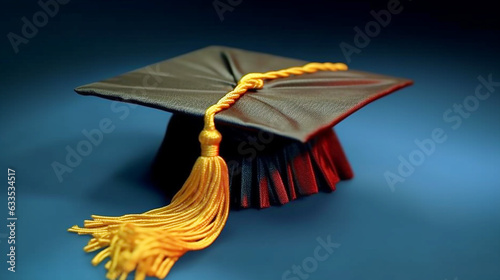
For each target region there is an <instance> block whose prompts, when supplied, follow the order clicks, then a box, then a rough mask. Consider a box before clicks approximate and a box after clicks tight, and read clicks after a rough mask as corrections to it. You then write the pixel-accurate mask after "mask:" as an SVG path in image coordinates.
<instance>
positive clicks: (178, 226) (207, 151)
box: [68, 63, 347, 280]
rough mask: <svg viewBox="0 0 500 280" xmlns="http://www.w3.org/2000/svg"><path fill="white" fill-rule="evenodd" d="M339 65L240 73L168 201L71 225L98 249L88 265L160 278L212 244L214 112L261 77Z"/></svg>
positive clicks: (217, 168) (222, 212) (219, 170)
mask: <svg viewBox="0 0 500 280" xmlns="http://www.w3.org/2000/svg"><path fill="white" fill-rule="evenodd" d="M341 70H347V66H346V65H345V64H343V63H309V64H306V65H304V66H302V67H292V68H288V69H283V70H278V71H270V72H266V73H249V74H247V75H245V76H243V77H242V78H241V79H240V81H239V82H238V84H237V86H236V87H235V88H234V89H233V90H232V91H230V92H229V93H227V94H226V95H225V96H224V97H222V98H221V99H220V100H219V101H218V102H217V103H216V104H214V105H212V106H211V107H209V108H208V109H207V110H206V112H205V117H204V124H205V125H204V128H203V130H202V131H201V133H200V135H199V140H200V143H201V156H200V157H199V158H198V159H197V160H196V162H195V164H194V166H193V169H192V171H191V174H190V175H189V177H188V179H187V180H186V182H185V183H184V185H183V186H182V188H181V189H180V190H179V192H178V193H177V194H176V195H175V196H174V197H173V198H172V202H171V203H170V204H169V205H167V206H164V207H161V208H157V209H154V210H150V211H148V212H145V213H142V214H130V215H124V216H120V217H109V216H98V215H92V216H91V217H92V220H86V221H84V227H83V228H81V227H78V226H73V227H71V228H70V229H68V231H70V232H74V233H78V234H88V235H92V239H91V240H90V241H89V242H88V244H87V246H85V247H84V250H85V251H86V252H92V251H96V250H100V249H102V250H101V251H100V252H99V253H98V254H97V255H96V256H95V257H94V258H93V260H92V264H93V265H98V264H99V263H101V262H102V261H103V260H104V259H106V258H109V261H108V262H107V263H106V264H105V267H106V269H107V270H108V273H107V274H106V277H107V278H108V279H112V280H114V279H117V278H119V279H120V280H125V279H126V278H127V276H128V275H129V274H130V273H131V272H133V271H134V270H135V280H144V279H145V278H146V276H154V277H157V278H159V279H163V278H165V277H166V276H167V274H168V272H169V271H170V269H171V268H172V266H173V265H174V264H175V262H176V261H177V260H178V259H179V258H180V257H181V256H182V255H184V254H185V253H186V252H187V251H194V250H201V249H204V248H206V247H208V246H209V245H210V244H212V243H213V242H214V241H215V239H216V238H217V237H218V236H219V234H220V232H221V231H222V229H223V228H224V225H225V223H226V220H227V217H228V214H229V201H230V199H229V179H228V170H227V166H226V163H225V161H224V159H222V158H221V157H220V156H219V144H220V142H221V140H222V136H221V134H220V133H219V132H218V131H217V129H216V128H215V122H214V118H215V115H216V114H217V113H219V112H221V111H223V110H225V109H227V108H229V107H231V105H233V104H234V103H235V102H236V101H237V100H238V99H239V98H240V97H241V96H242V95H243V94H245V93H246V92H247V91H248V90H251V89H261V88H262V87H263V86H264V81H265V80H272V79H277V78H285V77H288V76H290V75H301V74H304V73H314V72H317V71H341Z"/></svg>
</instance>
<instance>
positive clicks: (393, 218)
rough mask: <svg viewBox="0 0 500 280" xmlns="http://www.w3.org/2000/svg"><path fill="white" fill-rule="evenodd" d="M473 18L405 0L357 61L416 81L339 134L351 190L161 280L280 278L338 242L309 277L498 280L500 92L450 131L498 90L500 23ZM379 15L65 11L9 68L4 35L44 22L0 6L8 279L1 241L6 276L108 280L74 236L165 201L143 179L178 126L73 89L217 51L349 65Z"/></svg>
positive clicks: (321, 198)
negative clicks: (420, 144)
mask: <svg viewBox="0 0 500 280" xmlns="http://www.w3.org/2000/svg"><path fill="white" fill-rule="evenodd" d="M102 2H105V3H102ZM165 2H168V1H165ZM224 2H225V1H224ZM469 4H470V3H468V5H465V4H464V5H463V6H461V5H460V4H458V5H446V4H435V3H434V4H424V3H420V2H419V1H414V2H409V1H402V2H401V5H402V6H403V7H404V9H403V11H402V12H401V13H400V14H398V15H393V16H392V18H391V22H390V23H389V24H388V25H387V27H384V28H382V29H381V30H380V34H378V35H377V36H375V37H374V38H372V39H371V41H370V43H369V44H368V45H367V46H366V47H364V48H361V52H360V53H359V54H353V55H352V56H351V62H350V63H349V65H350V67H351V68H352V69H358V70H364V71H371V72H377V73H382V74H387V75H394V76H400V77H407V78H411V79H413V80H414V82H415V85H414V86H412V87H410V88H406V89H404V90H402V91H399V92H397V93H395V94H393V95H390V96H388V97H385V98H383V99H382V100H379V101H377V102H375V103H373V104H370V105H369V106H368V107H366V108H363V109H362V110H360V111H359V112H357V113H356V114H354V115H352V116H350V117H349V118H347V119H346V120H344V121H343V122H342V123H340V124H339V125H337V126H336V131H337V133H338V135H339V137H340V139H341V141H342V143H343V146H344V148H345V151H346V153H347V156H348V158H349V160H350V162H351V164H352V166H353V169H354V172H355V178H354V179H352V180H350V181H344V182H341V183H339V184H338V185H337V191H335V192H334V193H330V194H328V193H320V194H317V195H313V196H310V197H307V198H304V199H300V200H298V201H295V202H293V203H290V204H288V205H285V206H283V207H272V208H269V209H264V210H255V209H251V210H244V211H233V212H231V215H230V217H229V220H228V222H227V226H226V227H225V229H224V231H223V232H222V234H221V235H220V237H219V238H218V239H217V241H216V242H215V243H214V245H213V246H211V247H210V248H208V249H206V250H203V251H200V252H193V253H188V254H187V255H186V256H185V257H183V258H182V259H181V260H180V261H179V262H178V263H177V264H176V265H175V266H174V268H173V269H172V271H171V273H170V274H169V276H168V279H198V278H204V279H226V278H228V279H282V276H283V274H284V272H285V271H286V270H290V269H291V268H292V266H293V265H301V264H302V263H303V261H304V260H306V259H307V258H308V257H313V256H314V254H313V253H314V250H315V248H316V247H317V246H318V242H317V240H316V239H317V238H318V237H319V238H323V239H325V240H326V239H327V237H328V236H330V238H331V240H332V242H335V243H338V244H340V247H338V248H336V249H335V250H334V252H333V253H332V254H331V255H329V257H328V259H326V260H325V261H323V262H319V263H318V266H317V268H316V269H315V271H313V272H311V273H308V279H398V280H404V279H426V280H433V279H436V280H444V279H460V280H462V279H482V280H487V279H500V203H499V201H500V181H499V179H498V175H499V173H500V172H499V171H500V170H499V169H500V148H499V143H500V122H499V120H500V119H499V116H500V113H499V108H500V106H499V105H500V94H499V93H500V87H496V88H495V91H494V92H492V93H491V96H490V97H489V98H488V99H487V100H485V101H480V103H479V107H478V108H477V110H474V111H473V112H471V114H470V116H469V117H468V118H463V119H462V123H461V125H460V127H458V128H457V129H453V128H452V125H453V123H450V122H446V121H445V120H444V119H443V113H444V112H445V111H446V110H448V109H450V108H452V106H453V104H455V103H457V104H459V103H462V102H463V101H464V99H465V98H466V97H467V96H470V95H472V94H474V91H475V88H476V86H477V85H478V84H479V81H478V79H477V78H478V76H480V75H481V76H483V77H485V78H486V77H488V75H490V74H491V75H492V78H493V80H495V81H500V70H499V55H498V50H499V49H500V43H499V41H500V40H499V39H500V38H499V37H500V36H499V30H500V29H499V28H498V26H499V25H498V19H497V18H498V17H497V15H496V14H495V9H493V6H491V5H489V4H488V3H487V2H486V1H474V4H475V6H473V7H472V6H471V5H469ZM386 5H387V2H386V1H379V2H372V3H366V2H362V1H354V2H349V3H334V2H331V1H329V2H327V1H316V0H312V1H306V2H304V1H296V2H293V1H286V4H285V2H281V4H277V3H274V2H272V1H269V2H266V3H264V2H259V1H250V0H243V2H241V4H239V5H237V6H236V7H234V10H233V11H230V12H229V11H228V12H226V13H224V15H223V16H224V20H223V21H221V20H220V18H219V16H218V15H217V12H216V11H215V9H214V7H213V5H212V1H191V0H188V1H176V2H172V3H163V2H160V1H148V2H147V3H140V1H78V0H73V1H70V2H69V3H68V4H66V5H61V6H60V10H59V12H58V13H57V14H56V15H55V16H54V17H52V18H50V19H49V21H48V23H47V25H46V26H44V27H43V28H40V29H39V30H38V32H37V34H36V36H34V37H33V38H31V39H29V42H28V43H27V44H21V45H20V46H19V52H18V53H17V54H16V53H15V52H14V50H13V48H12V46H11V44H10V43H9V40H8V38H7V34H8V33H9V32H14V33H16V34H20V33H21V28H22V25H23V22H22V21H21V18H22V17H24V16H26V17H27V18H29V19H32V16H33V14H34V13H35V12H37V11H40V6H39V5H38V4H37V3H36V1H4V3H2V6H3V7H2V11H1V14H2V15H1V31H2V32H1V34H3V37H2V39H1V40H0V44H1V49H0V50H1V68H0V71H1V77H2V79H1V83H0V94H1V99H0V133H1V134H0V135H1V138H0V169H1V171H0V173H1V172H3V173H4V175H1V176H0V181H3V182H2V183H1V185H2V186H4V187H3V189H1V190H0V205H5V206H0V209H3V210H1V211H0V217H3V218H2V220H3V222H1V223H0V225H1V224H4V223H5V224H6V223H7V222H6V217H7V208H6V206H7V202H6V201H7V198H6V192H7V175H6V173H7V168H13V169H15V170H16V176H17V180H16V189H17V191H16V206H17V209H16V216H17V217H18V221H17V226H16V272H15V273H11V272H8V271H7V267H8V265H7V264H6V262H5V261H6V259H7V256H6V254H7V253H8V251H7V239H6V238H5V236H6V234H7V229H6V226H0V260H1V262H0V263H1V264H0V278H1V279H13V280H14V279H22V280H25V279H51V280H55V279H74V280H80V279H104V274H105V269H104V268H103V266H102V265H101V266H99V267H97V268H94V267H92V266H91V265H90V260H91V258H92V256H93V254H85V253H84V252H83V251H82V247H83V246H84V245H85V244H86V242H87V240H88V238H87V237H78V236H76V235H73V234H69V233H67V232H66V229H67V228H68V227H70V226H72V225H74V224H81V223H82V221H83V220H84V219H86V218H88V217H89V216H90V214H94V213H95V214H105V215H122V214H125V213H135V212H143V211H146V210H149V209H152V208H155V207H159V206H162V205H164V204H165V202H166V199H165V197H164V196H163V193H162V192H161V191H160V190H158V189H156V188H155V187H154V186H152V184H151V183H150V181H149V179H148V170H149V167H150V163H151V161H152V160H153V158H154V156H155V153H156V151H157V149H158V147H159V145H160V143H161V141H162V137H163V134H164V129H165V126H166V124H167V121H168V119H169V117H170V114H169V113H166V112H162V111H158V110H154V109H149V108H143V107H135V108H131V107H130V111H129V114H128V115H127V116H126V117H123V116H122V115H121V114H117V113H115V112H113V111H112V110H111V107H110V104H111V102H110V101H108V100H103V99H100V98H95V97H83V96H79V95H77V94H75V93H74V92H73V88H75V87H76V86H79V85H83V84H86V83H90V82H94V81H97V80H101V79H103V78H108V77H111V76H114V75H117V74H120V73H123V72H125V71H130V70H133V69H136V68H139V67H142V66H145V65H148V64H151V63H154V62H158V61H160V60H163V59H167V58H171V57H174V56H176V55H179V54H183V53H186V52H189V51H192V50H195V49H198V48H202V47H205V46H207V45H213V44H217V45H228V46H233V47H239V48H244V49H250V50H255V51H262V52H268V53H272V54H277V55H282V56H288V57H293V58H298V59H304V60H310V61H343V62H345V61H346V58H345V57H344V56H343V54H342V51H341V49H340V48H339V44H340V43H341V42H346V43H349V44H351V45H354V43H353V40H354V36H355V34H356V33H355V31H354V30H353V28H354V27H355V26H358V27H360V28H363V27H364V26H365V25H366V23H368V22H369V21H371V20H373V18H372V16H371V15H370V11H371V10H375V11H378V10H380V9H384V8H385V7H386ZM124 106H125V105H124ZM120 117H122V118H123V119H121V118H120ZM104 118H109V119H110V120H111V121H112V123H113V125H114V127H115V129H114V131H113V132H112V133H109V134H106V135H104V139H103V141H102V143H101V144H100V145H98V146H96V147H94V148H93V150H92V152H91V153H90V155H88V156H86V157H84V158H83V160H82V162H81V164H80V165H79V166H77V167H76V168H74V170H73V172H72V173H66V174H64V175H63V180H62V182H60V181H59V180H58V178H57V176H56V175H55V173H54V171H53V169H52V166H51V164H52V163H53V162H54V161H58V162H61V163H64V161H65V156H66V153H67V151H66V147H67V146H68V145H69V146H70V147H73V148H75V147H76V145H77V144H78V143H79V142H80V141H82V140H85V137H84V136H83V134H82V130H83V129H87V130H91V129H95V128H98V125H99V122H100V121H101V120H102V119H104ZM435 128H442V129H443V130H444V131H445V133H446V136H447V138H446V141H445V142H444V143H441V144H437V145H436V149H435V152H433V153H432V154H430V155H429V156H426V158H425V160H424V162H423V163H422V164H421V165H419V166H417V167H416V168H415V170H414V172H413V174H411V175H410V176H408V177H407V178H406V179H405V181H404V182H401V183H398V184H396V185H395V189H394V191H392V190H391V188H390V187H389V186H388V184H387V182H386V179H385V178H384V173H385V172H386V171H390V172H394V173H397V168H398V165H399V163H400V161H399V159H398V157H399V156H403V157H405V158H408V155H409V154H410V153H411V152H412V151H414V150H415V149H417V146H416V145H415V143H414V141H415V140H416V139H419V140H423V139H425V138H429V137H431V132H432V130H433V129H435ZM295 277H297V276H295ZM290 279H294V278H291V277H290ZM295 279H300V278H295Z"/></svg>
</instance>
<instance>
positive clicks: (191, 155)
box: [69, 46, 412, 280]
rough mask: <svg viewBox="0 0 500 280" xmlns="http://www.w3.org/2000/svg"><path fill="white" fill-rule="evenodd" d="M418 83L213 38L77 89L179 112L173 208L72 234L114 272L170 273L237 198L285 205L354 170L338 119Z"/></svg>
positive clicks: (162, 159)
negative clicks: (213, 42) (214, 42)
mask: <svg viewBox="0 0 500 280" xmlns="http://www.w3.org/2000/svg"><path fill="white" fill-rule="evenodd" d="M411 83H412V82H411V81H410V80H407V79H401V78H394V77H388V76H384V75H378V74H372V73H366V72H360V71H352V70H347V66H346V65H345V64H343V63H307V62H306V61H301V60H296V59H290V58H284V57H278V56H274V55H268V54H262V53H257V52H251V51H244V50H239V49H234V48H228V47H218V46H214V47H207V48H204V49H201V50H198V51H194V52H191V53H188V54H185V55H182V56H179V57H175V58H173V59H170V60H166V61H163V62H160V63H157V64H153V65H150V66H147V67H144V68H141V69H138V70H135V71H132V72H128V73H125V74H123V75H119V76H116V77H113V78H110V79H107V80H103V81H100V82H96V83H92V84H89V85H85V86H81V87H78V88H77V89H76V91H77V92H78V93H80V94H84V95H96V96H100V97H104V98H108V99H113V100H120V101H125V102H131V103H136V104H141V105H145V106H149V107H153V108H158V109H162V110H165V111H168V112H172V113H174V114H173V116H172V118H171V120H170V122H169V124H168V127H167V133H166V135H165V138H164V140H163V143H162V145H161V147H160V149H159V152H158V154H157V157H156V159H155V162H154V164H153V176H154V177H155V180H156V181H157V182H159V183H161V184H162V185H163V184H164V185H168V186H166V188H169V189H171V190H176V189H178V188H179V187H180V190H178V192H177V193H176V194H175V196H174V197H173V198H172V201H171V203H170V204H169V205H167V206H165V207H162V208H158V209H154V210H151V211H148V212H145V213H142V214H131V215H124V216H120V217H107V216H97V215H93V216H92V220H86V221H85V222H84V227H78V226H73V227H72V228H70V229H69V231H71V232H76V233H78V234H89V235H92V239H91V240H90V241H89V243H88V245H87V246H86V247H85V248H84V249H85V250H86V251H96V250H99V249H102V250H101V251H100V252H99V253H98V254H97V255H96V256H95V257H94V259H93V260H92V263H93V264H94V265H96V264H98V263H100V262H101V261H103V260H104V259H106V258H109V259H110V260H109V261H108V262H107V263H106V268H107V269H108V274H107V277H108V278H109V279H116V278H118V277H120V279H125V278H126V277H127V275H128V274H129V273H130V272H132V271H134V270H135V279H136V280H141V279H144V278H145V277H146V276H155V277H158V278H160V279H162V278H164V277H166V275H167V274H168V272H169V271H170V269H171V267H172V266H173V264H174V263H175V262H176V261H177V260H178V258H179V257H181V256H182V255H183V254H184V253H186V252H187V251H190V250H201V249H203V248H205V247H207V246H209V245H210V244H211V243H212V242H213V241H214V240H215V239H216V238H217V236H218V235H219V233H220V232H221V230H222V228H223V227H224V224H225V222H226V219H227V216H228V214H229V209H230V206H232V207H235V208H238V207H241V208H246V207H256V208H264V207H269V206H271V205H280V204H285V203H287V202H289V201H292V200H294V199H296V198H298V197H301V196H305V195H310V194H314V193H317V192H318V191H319V190H325V191H333V190H335V185H336V183H337V182H339V181H340V180H342V179H349V178H351V177H352V176H353V174H352V171H351V168H350V165H349V163H348V161H347V159H346V157H345V155H344V152H343V150H342V147H341V145H340V142H339V140H338V138H337V137H336V135H335V132H334V131H333V130H332V127H333V126H334V125H335V124H337V123H338V122H340V121H341V120H343V119H344V118H346V117H347V116H349V115H350V114H352V113H353V112H355V111H357V110H358V109H360V108H361V107H363V106H364V105H366V104H368V103H370V102H372V101H374V100H376V99H378V98H380V97H383V96H385V95H387V94H389V93H391V92H393V91H395V90H397V89H399V88H402V87H405V86H408V85H410V84H411ZM198 141H199V142H198ZM200 143H201V145H200ZM200 154H201V156H200ZM193 164H194V166H193ZM186 178H187V180H186ZM181 186H182V187H181Z"/></svg>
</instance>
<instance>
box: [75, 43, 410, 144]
mask: <svg viewBox="0 0 500 280" xmlns="http://www.w3.org/2000/svg"><path fill="white" fill-rule="evenodd" d="M306 63H307V62H306V61H302V60H296V59H290V58H284V57H279V56H274V55H269V54H262V53H257V52H252V51H245V50H240V49H234V48H228V47H220V46H212V47H207V48H203V49H200V50H197V51H194V52H191V53H188V54H185V55H181V56H178V57H175V58H172V59H169V60H165V61H163V62H159V63H156V64H153V65H150V66H147V67H144V68H140V69H137V70H134V71H131V72H128V73H125V74H122V75H119V76H116V77H113V78H109V79H106V80H103V81H100V82H96V83H92V84H88V85H84V86H81V87H78V88H76V89H75V90H76V91H77V92H78V93H80V94H85V95H97V96H101V97H105V98H109V99H114V100H122V101H126V102H131V103H137V104H142V105H145V106H149V107H154V108H158V109H162V110H165V111H169V112H173V113H180V114H187V115H191V116H200V117H201V116H203V114H204V112H205V110H206V109H207V108H208V107H209V106H210V105H212V104H214V103H216V102H217V101H218V100H219V99H220V98H221V97H222V96H224V95H225V94H226V93H227V92H229V91H231V90H232V89H233V88H234V87H235V86H236V84H237V82H238V80H239V79H240V78H241V77H242V76H243V75H245V74H247V73H251V72H267V71H271V70H280V69H283V68H288V67H293V66H302V65H304V64H306ZM411 83H412V82H411V81H410V80H407V79H401V78H394V77H390V76H384V75H378V74H372V73H366V72H360V71H353V70H348V71H337V72H329V71H324V72H317V73H314V74H304V75H300V76H291V77H288V78H285V79H276V80H270V81H266V82H265V84H264V88H263V89H260V90H258V91H255V92H248V93H247V94H245V95H244V96H243V97H241V99H240V100H238V102H236V103H235V104H234V105H233V106H232V107H231V108H229V109H227V110H225V111H223V112H221V113H220V114H217V115H216V121H217V122H222V123H225V124H228V125H231V126H233V125H234V126H236V127H237V128H241V129H242V130H246V129H253V130H263V131H267V132H271V133H274V134H276V135H280V136H284V137H288V138H292V139H295V140H299V141H302V142H307V141H308V140H309V139H311V138H312V137H314V136H315V135H317V134H318V133H319V132H320V131H321V130H323V129H325V128H329V127H331V126H333V125H335V124H336V123H338V122H339V121H341V120H342V119H344V118H345V117H347V116H348V115H350V114H351V113H353V112H355V111H356V110H358V109H360V108H361V107H363V106H364V105H366V104H368V103H370V102H371V101H373V100H375V99H377V98H380V97H382V96H384V95H387V94H389V93H391V92H393V91H395V90H397V89H399V88H402V87H404V86H407V85H410V84H411Z"/></svg>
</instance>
